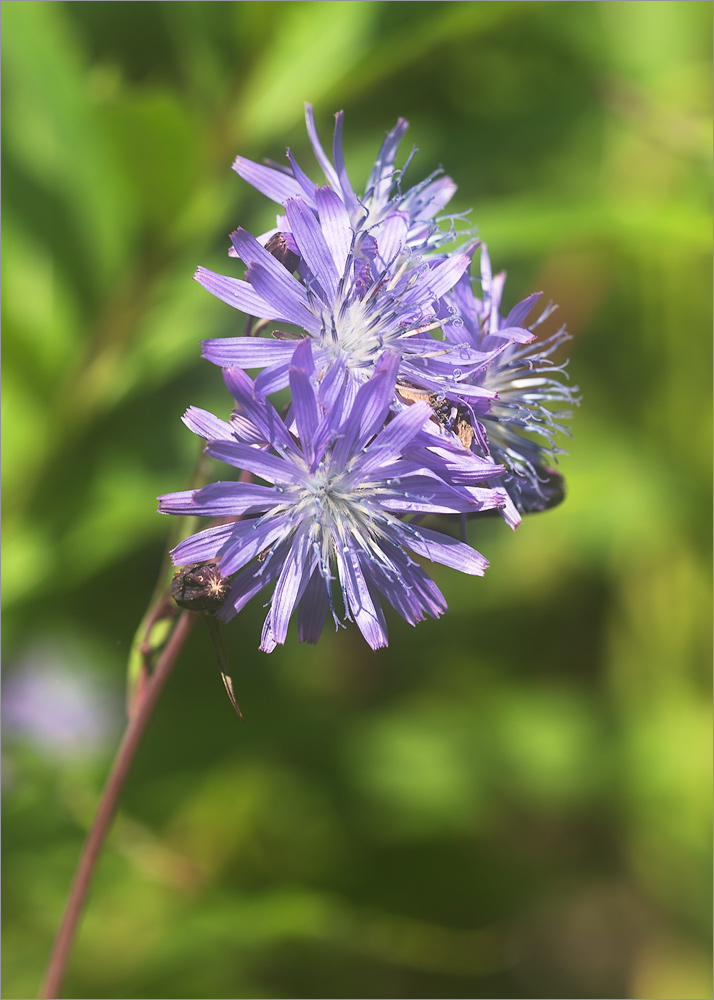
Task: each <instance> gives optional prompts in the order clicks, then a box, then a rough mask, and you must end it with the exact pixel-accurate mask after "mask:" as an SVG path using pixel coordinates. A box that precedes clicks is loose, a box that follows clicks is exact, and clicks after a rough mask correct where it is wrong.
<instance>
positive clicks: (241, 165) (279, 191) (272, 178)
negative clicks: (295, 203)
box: [233, 156, 302, 205]
mask: <svg viewBox="0 0 714 1000" xmlns="http://www.w3.org/2000/svg"><path fill="white" fill-rule="evenodd" d="M233 169H234V170H235V172H236V173H237V174H238V175H239V176H240V177H242V178H243V180H244V181H248V183H249V184H252V185H253V187H254V188H256V189H257V190H258V191H260V193H261V194H264V195H266V196H267V197H268V198H271V199H272V200H273V201H277V202H278V203H279V204H281V205H282V204H283V202H285V201H286V200H287V199H288V198H294V197H295V195H296V194H301V193H302V189H301V187H300V184H299V183H298V181H297V180H295V179H294V178H293V177H291V176H290V175H289V174H284V173H282V172H281V171H280V170H274V169H273V168H272V167H264V166H262V164H260V163H254V162H253V161H252V160H246V159H245V157H243V156H237V157H236V158H235V160H234V161H233Z"/></svg>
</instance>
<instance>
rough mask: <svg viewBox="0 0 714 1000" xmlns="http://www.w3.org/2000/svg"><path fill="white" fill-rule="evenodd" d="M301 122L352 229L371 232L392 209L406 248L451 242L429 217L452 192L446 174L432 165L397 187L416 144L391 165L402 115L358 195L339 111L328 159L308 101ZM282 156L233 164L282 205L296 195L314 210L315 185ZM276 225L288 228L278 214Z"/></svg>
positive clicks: (242, 159) (449, 232)
mask: <svg viewBox="0 0 714 1000" xmlns="http://www.w3.org/2000/svg"><path fill="white" fill-rule="evenodd" d="M305 123H306V125H307V131H308V135H309V137H310V142H311V144H312V148H313V150H314V153H315V157H316V159H317V162H318V163H319V165H320V167H321V169H322V172H323V174H324V177H325V180H326V181H327V184H328V187H329V189H330V190H331V191H332V192H334V194H336V195H337V197H338V198H339V200H340V201H341V203H342V205H343V206H344V208H345V210H346V212H347V216H348V220H349V225H350V226H351V227H352V229H353V231H355V232H357V231H360V230H361V231H364V232H371V231H372V229H373V228H374V227H375V226H377V225H379V224H380V223H382V222H384V221H385V220H386V219H387V218H388V217H389V216H390V215H392V214H394V213H395V212H398V213H399V214H400V215H401V216H402V217H403V218H404V219H405V220H406V223H407V225H406V235H405V244H406V246H408V247H409V248H411V249H419V250H422V251H423V250H427V249H434V248H435V247H437V246H441V245H442V244H443V243H445V242H448V241H453V239H454V233H453V229H452V227H449V229H448V230H447V231H446V232H444V231H443V230H441V229H440V227H439V225H438V220H437V221H435V216H436V215H437V213H438V212H440V211H441V210H442V208H444V207H445V205H446V204H447V203H448V202H449V201H450V200H451V198H452V197H453V194H454V192H455V191H456V185H455V184H454V182H453V181H452V179H451V178H450V177H446V176H445V175H443V173H442V171H441V170H437V171H435V173H433V174H431V175H430V176H429V177H427V178H426V179H425V180H423V181H421V182H420V183H419V184H416V185H415V186H414V187H412V188H408V189H407V190H406V191H402V187H401V181H402V178H403V175H404V173H405V171H406V169H407V167H408V166H409V164H410V163H411V160H412V158H413V156H414V154H415V153H416V149H413V150H412V153H411V155H410V156H409V158H408V160H407V163H406V165H405V166H404V167H403V168H401V169H397V167H396V166H395V160H396V155H397V149H398V148H399V144H400V142H401V140H402V137H403V135H404V133H405V132H406V130H407V128H408V127H409V123H408V122H407V121H406V120H405V119H404V118H400V119H399V121H398V122H397V124H396V125H395V126H394V128H393V129H392V130H391V131H390V132H388V133H387V135H386V137H385V139H384V142H383V143H382V146H381V148H380V150H379V153H378V154H377V159H376V161H375V164H374V166H373V168H372V171H371V173H370V175H369V179H368V181H367V187H366V189H365V192H364V194H363V195H362V196H361V197H359V196H358V195H357V194H356V193H355V190H354V188H353V186H352V183H351V181H350V179H349V176H348V174H347V168H346V166H345V158H344V153H343V149H342V129H343V125H344V111H339V112H338V113H337V114H336V115H335V133H334V139H333V144H332V161H330V158H329V157H328V155H327V154H326V153H325V151H324V149H323V148H322V144H321V143H320V140H319V138H318V135H317V129H316V127H315V117H314V115H313V111H312V106H311V105H310V104H306V105H305ZM286 156H287V160H288V163H287V165H285V166H280V165H278V164H271V165H270V166H264V165H262V164H260V163H254V162H253V161H252V160H247V159H245V157H243V156H238V157H236V159H235V161H234V163H233V169H234V170H235V171H236V173H237V174H239V175H240V176H241V177H242V178H243V179H244V180H246V181H248V183H249V184H252V185H253V187H255V188H257V189H258V191H261V192H262V193H263V194H265V195H267V196H268V198H271V199H272V200H273V201H275V202H277V203H278V204H280V205H284V204H285V202H286V201H287V200H288V199H289V198H295V197H298V198H302V199H303V200H304V201H305V202H306V203H307V205H308V206H309V207H310V208H311V209H312V210H313V211H316V212H317V211H319V205H318V198H317V191H318V190H319V185H318V184H315V183H314V182H313V181H312V180H310V178H309V177H308V175H307V174H306V173H305V172H304V171H303V170H302V169H301V167H300V166H299V165H298V163H297V161H296V160H295V158H294V157H293V155H292V153H291V151H290V150H289V149H288V150H287V151H286ZM277 227H278V230H282V231H286V230H288V229H289V224H287V223H286V220H285V218H284V217H282V216H278V219H277ZM267 235H269V234H266V236H267Z"/></svg>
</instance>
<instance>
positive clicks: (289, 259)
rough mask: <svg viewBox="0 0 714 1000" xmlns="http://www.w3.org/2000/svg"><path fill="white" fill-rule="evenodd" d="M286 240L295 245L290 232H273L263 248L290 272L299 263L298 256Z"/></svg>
mask: <svg viewBox="0 0 714 1000" xmlns="http://www.w3.org/2000/svg"><path fill="white" fill-rule="evenodd" d="M288 240H290V243H292V244H293V246H295V241H294V240H293V238H292V236H291V234H290V233H288V234H285V233H273V235H272V236H271V237H270V239H269V240H268V241H267V243H266V244H265V249H266V250H267V251H268V253H271V254H272V255H273V257H275V259H276V260H278V261H280V263H281V264H282V265H283V267H285V268H287V270H288V271H290V273H291V274H292V272H293V271H294V270H295V269H296V268H297V266H298V264H299V263H300V257H299V256H298V254H296V253H295V252H294V251H293V250H292V249H291V248H290V244H289V243H288ZM296 249H297V247H296Z"/></svg>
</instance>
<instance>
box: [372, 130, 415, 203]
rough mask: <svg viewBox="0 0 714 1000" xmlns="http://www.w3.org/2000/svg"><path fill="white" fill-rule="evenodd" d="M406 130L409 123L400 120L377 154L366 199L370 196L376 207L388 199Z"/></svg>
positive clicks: (387, 135)
mask: <svg viewBox="0 0 714 1000" xmlns="http://www.w3.org/2000/svg"><path fill="white" fill-rule="evenodd" d="M408 128H409V122H408V121H407V120H406V119H405V118H400V119H399V120H398V121H397V124H396V125H395V126H394V128H393V129H392V130H391V131H389V132H387V134H386V136H385V138H384V142H383V143H382V145H381V147H380V150H379V153H378V154H377V159H376V161H375V164H374V167H373V168H372V172H371V174H370V175H369V180H368V181H367V197H369V196H370V195H371V197H372V199H373V201H374V202H375V204H376V205H377V206H379V205H381V204H382V203H383V202H386V201H387V199H388V198H389V192H390V190H391V188H392V184H393V182H394V160H395V157H396V155H397V149H398V147H399V143H400V142H401V141H402V137H403V135H404V133H405V132H406V130H407V129H408Z"/></svg>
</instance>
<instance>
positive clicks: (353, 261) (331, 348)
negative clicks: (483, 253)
mask: <svg viewBox="0 0 714 1000" xmlns="http://www.w3.org/2000/svg"><path fill="white" fill-rule="evenodd" d="M316 203H317V214H316V213H315V211H314V210H313V209H312V208H311V207H310V206H309V205H308V203H307V202H306V201H304V200H303V199H302V198H300V197H294V198H289V199H288V200H287V201H286V203H285V211H286V216H287V219H288V221H289V224H290V233H289V234H288V236H289V239H290V252H291V253H292V252H293V248H294V252H295V255H296V257H297V258H298V260H299V263H298V265H297V274H298V276H297V277H295V276H294V275H293V274H292V273H291V272H290V271H289V270H288V268H287V267H286V266H284V264H282V263H280V262H279V261H278V260H277V259H276V257H275V256H274V255H273V254H272V253H270V252H269V251H268V250H267V249H266V248H265V247H264V246H262V245H261V243H260V242H259V241H258V240H256V239H255V238H254V237H253V236H251V235H250V233H248V232H246V231H245V230H244V229H239V230H237V232H235V233H233V234H232V236H231V240H232V242H233V246H234V248H235V251H236V253H237V254H238V256H239V257H240V258H241V260H242V261H243V262H244V263H245V264H246V265H247V271H246V278H247V280H246V281H240V280H238V279H236V278H229V277H226V276H224V275H219V274H215V273H214V272H212V271H208V270H206V269H205V268H199V269H198V272H197V274H196V278H197V280H198V281H199V282H200V283H201V284H202V285H203V286H204V287H205V288H207V289H208V291H210V292H212V294H214V295H216V296H217V297H218V298H220V299H222V300H223V301H224V302H227V303H228V304H229V305H232V306H234V307H235V308H237V309H241V310H242V311H243V312H245V313H248V314H249V315H251V316H259V317H262V318H263V319H267V320H275V321H280V322H283V323H288V324H291V325H292V326H294V327H298V328H299V330H300V332H299V333H295V332H292V333H290V332H287V333H286V332H285V331H276V332H274V335H273V339H263V338H258V337H234V338H227V339H221V340H208V341H205V342H204V344H203V354H204V357H206V358H208V359H209V360H210V361H212V362H214V363H215V364H218V365H221V366H222V367H231V366H234V365H237V366H238V367H241V368H264V369H265V370H264V371H263V372H262V373H261V375H260V376H259V377H258V379H257V382H256V386H257V391H258V392H259V393H260V394H268V393H271V392H274V391H275V390H276V389H279V388H283V387H284V386H285V385H287V381H288V370H289V367H290V360H291V358H292V355H293V351H294V350H295V347H296V339H295V338H300V339H302V338H303V337H304V336H305V333H307V334H308V335H309V336H310V337H311V338H312V340H313V346H314V357H315V363H316V365H317V366H318V367H319V368H326V367H329V366H330V365H332V364H334V363H336V362H340V363H344V365H345V367H346V369H347V373H348V378H349V379H351V380H352V381H353V382H355V384H361V383H362V382H364V381H365V380H366V379H368V378H369V377H370V376H371V374H372V373H373V371H374V370H375V365H376V364H377V362H378V361H379V359H380V357H381V356H382V354H383V353H384V352H385V351H386V350H397V351H398V352H399V354H400V357H401V361H400V367H399V378H400V380H401V381H404V382H406V383H408V384H411V385H416V386H419V387H420V388H423V389H424V390H425V391H427V392H440V391H442V390H444V391H445V390H446V389H447V388H449V387H451V386H452V385H453V384H454V380H455V375H454V373H455V371H457V370H458V371H459V372H461V378H462V379H463V380H464V385H463V388H462V392H463V394H464V395H465V396H467V397H468V398H470V399H473V400H474V401H478V400H490V399H492V398H493V397H494V394H493V392H491V391H490V390H486V389H484V388H482V387H481V386H479V385H478V384H476V382H474V381H468V380H467V376H468V374H469V372H471V371H472V370H476V369H479V368H481V367H482V366H483V364H484V362H485V361H486V360H487V358H486V357H485V355H484V354H483V353H482V352H480V351H475V350H473V349H472V348H471V347H470V346H469V345H468V344H467V343H458V344H453V345H450V344H444V343H443V342H437V341H435V340H434V339H433V338H432V337H431V336H430V335H429V331H430V330H431V329H433V328H435V327H437V326H439V320H438V314H439V309H440V305H439V300H440V299H441V298H442V296H444V295H445V294H446V292H448V291H449V290H450V289H451V288H453V286H454V285H455V284H456V282H457V281H458V279H459V278H460V277H461V275H462V274H463V273H464V272H465V271H466V270H467V268H468V267H469V264H470V256H469V254H468V253H454V254H451V255H450V256H448V257H443V256H442V257H434V258H431V259H425V258H422V259H421V261H420V263H418V266H415V264H416V261H415V259H414V255H413V254H412V253H411V251H410V250H409V248H408V247H407V245H406V240H407V235H408V219H407V218H406V217H405V216H404V215H403V214H400V213H393V214H392V215H390V216H389V217H388V218H387V219H386V220H385V221H384V222H382V223H380V224H379V225H378V226H376V227H375V228H374V230H373V231H372V233H370V234H366V233H357V234H355V233H354V231H353V229H352V227H351V224H350V220H349V216H348V213H347V210H346V208H345V206H344V204H343V203H342V201H341V200H340V198H339V197H338V195H337V194H336V193H335V192H334V191H332V189H331V188H329V187H323V188H318V189H317V192H316Z"/></svg>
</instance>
